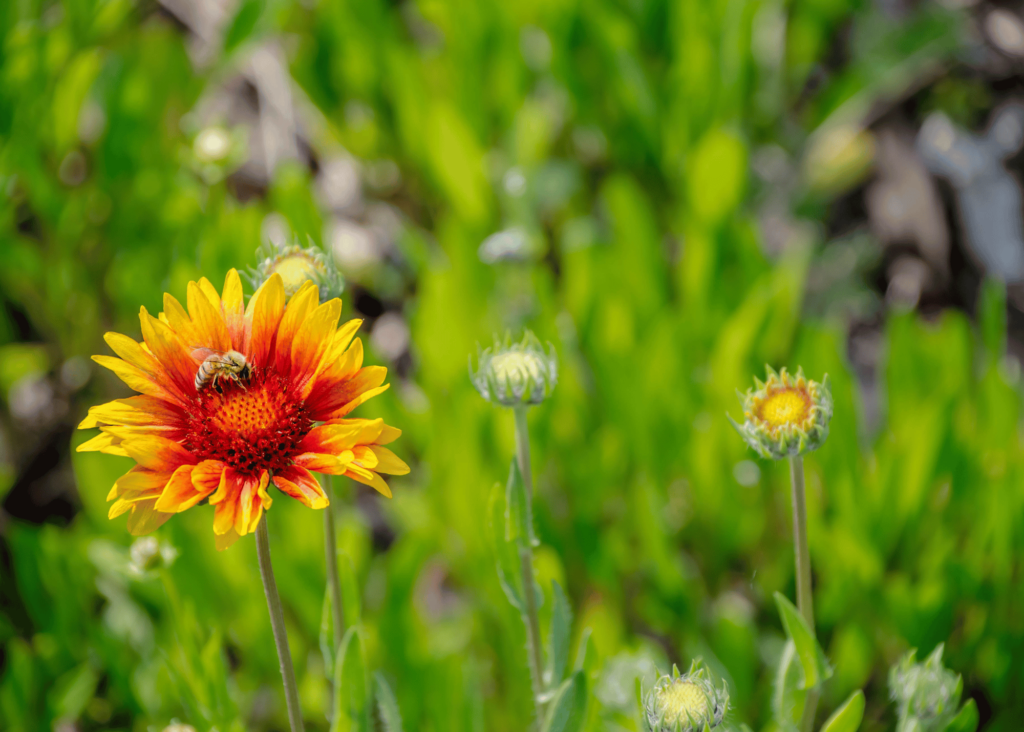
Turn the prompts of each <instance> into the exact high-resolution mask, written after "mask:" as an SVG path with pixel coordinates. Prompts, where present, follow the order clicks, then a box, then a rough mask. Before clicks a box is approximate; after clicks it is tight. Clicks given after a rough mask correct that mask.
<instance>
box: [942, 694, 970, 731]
mask: <svg viewBox="0 0 1024 732" xmlns="http://www.w3.org/2000/svg"><path fill="white" fill-rule="evenodd" d="M977 729H978V705H977V704H975V703H974V699H968V700H967V703H966V704H964V705H963V707H962V708H961V709H960V712H959V713H958V714H957V715H956V716H955V717H953V719H952V720H950V722H949V724H947V725H946V729H945V730H944V732H975V731H976V730H977Z"/></svg>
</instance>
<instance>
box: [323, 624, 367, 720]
mask: <svg viewBox="0 0 1024 732" xmlns="http://www.w3.org/2000/svg"><path fill="white" fill-rule="evenodd" d="M369 686H370V685H369V683H368V679H367V675H366V663H365V661H364V656H363V637H362V634H361V632H360V629H359V626H358V625H353V626H350V627H349V629H348V631H347V632H346V633H345V637H344V638H342V639H341V648H340V649H339V651H338V660H337V663H336V664H335V666H334V719H333V720H331V732H370V730H371V727H370V688H369Z"/></svg>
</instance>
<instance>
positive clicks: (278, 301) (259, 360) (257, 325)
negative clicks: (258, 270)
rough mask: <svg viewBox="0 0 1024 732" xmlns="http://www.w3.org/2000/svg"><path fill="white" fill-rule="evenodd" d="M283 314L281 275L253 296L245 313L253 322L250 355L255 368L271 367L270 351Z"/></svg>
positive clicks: (265, 283)
mask: <svg viewBox="0 0 1024 732" xmlns="http://www.w3.org/2000/svg"><path fill="white" fill-rule="evenodd" d="M283 314H284V283H283V282H282V280H281V275H278V274H275V275H272V276H271V278H270V279H269V280H267V281H266V282H264V283H263V284H262V285H261V286H260V289H258V290H257V291H256V293H255V294H254V295H253V296H252V299H250V300H249V305H248V308H247V309H246V313H245V315H246V318H247V319H250V320H251V322H252V326H251V335H250V345H249V353H248V355H249V360H250V361H251V362H252V363H253V365H254V366H258V367H260V368H263V367H266V366H268V365H269V361H270V349H271V346H272V345H273V343H274V337H275V335H276V334H277V326H278V323H279V322H280V321H281V316H282V315H283Z"/></svg>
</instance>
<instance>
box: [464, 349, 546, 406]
mask: <svg viewBox="0 0 1024 732" xmlns="http://www.w3.org/2000/svg"><path fill="white" fill-rule="evenodd" d="M477 350H478V353H477V370H476V372H475V373H474V371H473V359H472V357H470V359H469V378H470V380H472V382H473V386H475V387H476V390H477V391H478V392H480V396H482V397H483V398H484V399H486V400H487V401H489V402H491V403H492V404H500V405H502V406H505V407H514V406H517V405H519V404H540V403H541V402H542V401H544V400H545V399H546V398H547V397H548V396H550V395H551V392H552V391H553V390H554V388H555V385H556V384H557V383H558V356H557V355H556V354H555V347H554V346H553V345H551V344H550V343H549V344H548V350H547V351H545V350H544V346H542V345H541V342H540V341H539V340H537V336H535V335H534V334H533V333H531V332H530V331H526V333H525V334H524V335H523V340H521V341H520V342H519V343H513V342H512V335H511V334H509V333H506V334H505V340H504V342H500V341H498V339H497V337H495V339H494V345H493V346H491V347H490V348H485V349H484V350H482V351H480V350H479V346H478V347H477Z"/></svg>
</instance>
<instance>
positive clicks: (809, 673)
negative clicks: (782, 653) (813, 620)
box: [775, 592, 832, 689]
mask: <svg viewBox="0 0 1024 732" xmlns="http://www.w3.org/2000/svg"><path fill="white" fill-rule="evenodd" d="M775 604H776V605H777V606H778V608H779V615H780V616H781V617H782V625H783V626H784V627H785V628H786V635H788V636H789V639H790V640H791V641H793V645H794V647H795V648H796V655H797V658H798V659H799V660H800V670H801V671H802V676H801V678H800V682H799V684H798V685H797V688H799V689H812V688H814V687H815V686H817V685H818V684H820V683H821V682H822V681H824V680H825V679H827V678H829V677H830V676H831V675H832V668H831V667H830V666H829V665H828V661H826V660H825V654H824V653H823V652H822V650H821V646H819V645H818V640H817V639H816V638H815V637H814V631H813V630H811V628H810V627H808V625H807V621H806V620H804V617H803V615H801V614H800V611H799V610H797V609H796V607H795V606H794V605H793V603H791V602H790V601H789V600H787V599H786V597H785V596H784V595H783V594H782V593H781V592H776V593H775Z"/></svg>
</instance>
